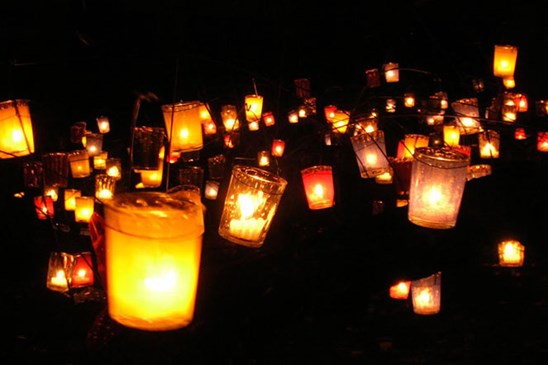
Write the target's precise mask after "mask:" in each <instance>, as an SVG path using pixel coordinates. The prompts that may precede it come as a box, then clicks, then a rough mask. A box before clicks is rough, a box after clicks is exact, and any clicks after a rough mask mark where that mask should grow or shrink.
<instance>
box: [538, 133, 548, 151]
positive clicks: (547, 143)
mask: <svg viewBox="0 0 548 365" xmlns="http://www.w3.org/2000/svg"><path fill="white" fill-rule="evenodd" d="M537 151H539V152H548V132H547V131H538V132H537Z"/></svg>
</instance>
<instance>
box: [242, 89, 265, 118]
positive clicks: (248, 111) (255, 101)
mask: <svg viewBox="0 0 548 365" xmlns="http://www.w3.org/2000/svg"><path fill="white" fill-rule="evenodd" d="M262 113H263V97H262V96H260V95H246V96H245V119H246V120H247V121H248V122H257V123H258V122H259V121H260V120H261V115H262Z"/></svg>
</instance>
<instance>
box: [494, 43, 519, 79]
mask: <svg viewBox="0 0 548 365" xmlns="http://www.w3.org/2000/svg"><path fill="white" fill-rule="evenodd" d="M517 58H518V47H515V46H511V45H498V44H497V45H495V52H494V56H493V75H494V76H496V77H502V78H513V76H514V70H515V68H516V61H517Z"/></svg>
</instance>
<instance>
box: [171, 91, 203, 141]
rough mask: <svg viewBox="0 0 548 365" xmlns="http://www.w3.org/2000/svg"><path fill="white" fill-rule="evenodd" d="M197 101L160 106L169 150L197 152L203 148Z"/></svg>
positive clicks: (198, 103)
mask: <svg viewBox="0 0 548 365" xmlns="http://www.w3.org/2000/svg"><path fill="white" fill-rule="evenodd" d="M200 105H201V103H200V102H199V101H188V102H180V103H175V104H165V105H162V112H163V116H164V122H165V127H166V130H167V137H168V139H169V143H170V150H171V151H176V152H192V151H199V150H201V149H202V148H203V146H204V140H203V135H202V134H203V133H202V120H201V118H200Z"/></svg>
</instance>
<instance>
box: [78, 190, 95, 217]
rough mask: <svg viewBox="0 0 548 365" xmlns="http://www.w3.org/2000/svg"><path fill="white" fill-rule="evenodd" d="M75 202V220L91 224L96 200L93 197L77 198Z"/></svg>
mask: <svg viewBox="0 0 548 365" xmlns="http://www.w3.org/2000/svg"><path fill="white" fill-rule="evenodd" d="M74 202H75V204H74V220H75V221H76V222H78V223H89V220H90V219H91V216H92V214H93V212H94V211H95V199H94V198H93V197H92V196H77V197H75V198H74Z"/></svg>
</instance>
